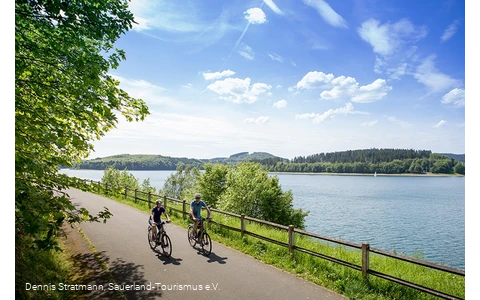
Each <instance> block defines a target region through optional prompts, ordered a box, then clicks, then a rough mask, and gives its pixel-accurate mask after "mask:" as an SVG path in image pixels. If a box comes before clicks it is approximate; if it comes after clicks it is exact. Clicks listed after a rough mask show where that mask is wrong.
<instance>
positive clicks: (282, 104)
mask: <svg viewBox="0 0 480 300" xmlns="http://www.w3.org/2000/svg"><path fill="white" fill-rule="evenodd" d="M273 107H276V108H278V109H281V108H285V107H287V101H286V100H280V101H277V102H275V103H273Z"/></svg>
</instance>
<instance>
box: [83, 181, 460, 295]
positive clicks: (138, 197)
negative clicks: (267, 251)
mask: <svg viewBox="0 0 480 300" xmlns="http://www.w3.org/2000/svg"><path fill="white" fill-rule="evenodd" d="M84 181H85V180H84ZM86 181H89V182H90V183H91V184H97V185H100V186H103V187H104V190H105V192H106V193H107V194H108V192H109V191H111V192H115V191H117V192H118V191H120V190H121V191H123V195H124V196H125V197H127V198H132V199H133V201H134V202H138V201H142V202H146V203H148V206H149V207H152V206H153V205H154V203H155V201H154V200H152V199H158V198H163V205H164V206H165V208H166V209H169V210H170V211H176V212H178V213H180V214H182V216H183V218H184V219H186V218H187V216H188V214H189V212H190V203H187V202H186V200H179V199H175V198H170V197H167V196H160V195H156V194H153V193H149V192H148V193H147V192H143V191H140V190H137V189H131V188H129V187H112V186H109V185H108V184H102V183H101V182H95V181H93V180H86ZM169 201H170V202H171V203H176V204H177V205H178V204H182V209H178V208H176V207H173V206H174V205H172V207H170V205H169V204H168V203H169ZM211 211H212V212H216V213H219V214H223V215H227V216H230V217H234V218H238V219H240V227H239V228H236V227H232V226H228V225H224V224H221V223H218V222H215V221H213V220H212V221H210V223H213V224H215V225H217V226H220V227H223V228H226V229H228V230H232V231H236V232H240V233H241V234H242V236H243V235H249V236H253V237H255V238H258V239H261V240H264V241H267V242H270V243H274V244H277V245H279V246H282V247H286V248H288V250H289V252H290V253H291V254H293V252H294V251H299V252H303V253H306V254H309V255H312V256H316V257H319V258H322V259H326V260H328V261H331V262H334V263H337V264H341V265H343V266H346V267H349V268H352V269H355V270H358V271H360V272H362V276H363V277H364V278H367V277H368V275H373V276H376V277H379V278H383V279H385V280H389V281H393V282H395V283H398V284H402V285H405V286H408V287H411V288H413V289H417V290H420V291H422V292H425V293H428V294H431V295H434V296H437V297H440V298H443V299H462V298H459V297H455V296H452V295H448V294H445V293H443V292H440V291H437V290H434V289H431V288H428V287H425V286H422V285H418V284H415V283H413V282H409V281H406V280H403V279H401V278H398V277H394V276H390V275H387V274H384V273H381V272H377V271H375V270H372V269H370V253H376V254H379V255H383V256H387V257H390V258H394V259H397V260H401V261H405V262H409V263H412V264H415V265H420V266H424V267H428V268H431V269H435V270H439V271H443V272H448V273H451V274H455V275H460V276H463V277H465V271H464V270H461V269H456V268H451V267H448V266H443V265H439V264H434V263H431V262H427V261H424V260H420V259H415V258H411V257H407V256H404V255H399V254H396V253H392V252H387V251H384V250H380V249H376V248H372V247H370V245H369V243H362V244H358V243H352V242H347V241H342V240H339V239H334V238H330V237H326V236H322V235H319V234H315V233H312V232H308V231H305V230H301V229H297V228H294V226H293V225H290V226H285V225H280V224H276V223H272V222H268V221H264V220H260V219H256V218H251V217H248V216H245V215H244V214H242V215H238V214H234V213H230V212H226V211H222V210H218V209H214V208H211ZM246 221H250V222H255V223H258V224H262V225H267V226H271V227H274V228H276V229H280V230H284V231H285V232H286V234H287V237H288V239H287V240H288V241H287V242H282V241H277V240H274V239H271V238H269V237H266V236H262V235H259V234H256V233H254V232H250V231H248V230H247V222H246ZM296 234H298V235H300V236H308V237H313V238H317V239H320V240H323V241H327V242H330V243H333V244H340V245H344V246H348V247H351V248H355V249H359V250H360V251H361V253H362V260H361V262H362V263H361V265H356V264H353V263H350V262H347V261H344V260H340V259H338V258H334V257H331V256H328V255H325V254H321V253H318V252H315V251H312V250H309V249H305V248H302V247H300V246H297V245H295V235H296Z"/></svg>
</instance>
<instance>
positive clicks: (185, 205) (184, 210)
mask: <svg viewBox="0 0 480 300" xmlns="http://www.w3.org/2000/svg"><path fill="white" fill-rule="evenodd" d="M186 209H187V201H185V200H183V219H184V220H185V218H186V217H187V212H186Z"/></svg>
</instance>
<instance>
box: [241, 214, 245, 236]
mask: <svg viewBox="0 0 480 300" xmlns="http://www.w3.org/2000/svg"><path fill="white" fill-rule="evenodd" d="M240 226H241V227H240V230H241V232H242V237H243V236H244V235H245V230H247V226H246V224H245V214H241V215H240Z"/></svg>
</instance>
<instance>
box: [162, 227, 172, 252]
mask: <svg viewBox="0 0 480 300" xmlns="http://www.w3.org/2000/svg"><path fill="white" fill-rule="evenodd" d="M160 247H162V253H163V255H165V256H166V257H170V255H172V241H171V240H170V237H169V236H168V235H167V234H166V233H164V234H162V240H161V241H160Z"/></svg>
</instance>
